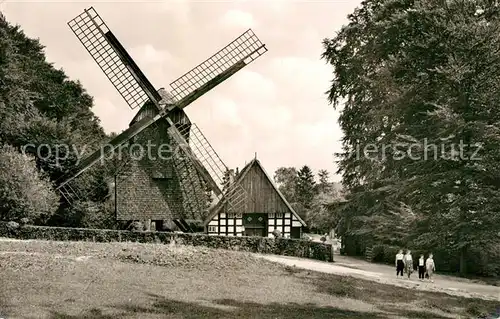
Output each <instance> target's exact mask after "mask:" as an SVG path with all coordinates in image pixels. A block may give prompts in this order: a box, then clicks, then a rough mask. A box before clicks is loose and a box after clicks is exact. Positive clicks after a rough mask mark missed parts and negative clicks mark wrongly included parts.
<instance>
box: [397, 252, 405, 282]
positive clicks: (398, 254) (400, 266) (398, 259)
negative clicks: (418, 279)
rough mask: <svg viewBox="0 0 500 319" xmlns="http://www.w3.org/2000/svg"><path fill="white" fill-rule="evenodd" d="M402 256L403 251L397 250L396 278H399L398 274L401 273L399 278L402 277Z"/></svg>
mask: <svg viewBox="0 0 500 319" xmlns="http://www.w3.org/2000/svg"><path fill="white" fill-rule="evenodd" d="M403 259H404V255H403V250H401V249H400V250H399V252H398V253H397V254H396V278H398V277H399V273H400V272H401V277H403V271H404V269H405V263H404V261H403Z"/></svg>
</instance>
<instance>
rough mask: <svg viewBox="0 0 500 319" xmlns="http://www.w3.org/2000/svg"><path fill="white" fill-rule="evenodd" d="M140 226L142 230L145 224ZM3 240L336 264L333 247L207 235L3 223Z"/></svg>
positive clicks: (289, 239) (272, 239)
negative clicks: (193, 250) (209, 251)
mask: <svg viewBox="0 0 500 319" xmlns="http://www.w3.org/2000/svg"><path fill="white" fill-rule="evenodd" d="M137 226H138V227H139V228H140V226H141V224H140V223H138V224H137ZM0 237H11V238H18V239H45V240H63V241H66V240H72V241H95V242H127V241H131V242H140V243H164V244H169V243H172V242H173V243H176V244H181V245H191V246H205V247H211V248H221V249H230V250H241V251H249V252H256V253H262V254H277V255H286V256H295V257H303V258H311V259H316V260H322V261H333V255H332V246H331V245H329V244H323V243H317V242H312V241H307V240H299V239H292V238H283V237H279V238H268V237H226V236H209V235H207V234H186V233H167V232H146V231H126V230H111V229H85V228H63V227H44V226H31V225H27V226H20V227H19V225H18V227H16V228H11V227H10V226H8V223H5V222H4V223H2V222H0Z"/></svg>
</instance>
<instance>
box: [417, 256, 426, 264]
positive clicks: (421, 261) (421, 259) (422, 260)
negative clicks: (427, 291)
mask: <svg viewBox="0 0 500 319" xmlns="http://www.w3.org/2000/svg"><path fill="white" fill-rule="evenodd" d="M424 263H425V262H424V257H421V258H420V259H419V260H418V265H419V266H423V265H424Z"/></svg>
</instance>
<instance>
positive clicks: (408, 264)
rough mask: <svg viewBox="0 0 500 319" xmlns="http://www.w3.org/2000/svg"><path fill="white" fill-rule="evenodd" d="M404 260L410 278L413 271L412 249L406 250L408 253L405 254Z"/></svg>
mask: <svg viewBox="0 0 500 319" xmlns="http://www.w3.org/2000/svg"><path fill="white" fill-rule="evenodd" d="M403 261H404V264H405V272H406V275H407V276H408V279H410V276H411V273H412V272H413V257H412V255H411V250H408V251H407V252H406V255H405V257H404V260H403Z"/></svg>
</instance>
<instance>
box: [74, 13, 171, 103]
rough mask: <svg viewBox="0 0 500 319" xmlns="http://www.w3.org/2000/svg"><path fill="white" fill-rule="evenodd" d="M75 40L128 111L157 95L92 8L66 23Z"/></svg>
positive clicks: (159, 98) (155, 99) (154, 99)
mask: <svg viewBox="0 0 500 319" xmlns="http://www.w3.org/2000/svg"><path fill="white" fill-rule="evenodd" d="M68 25H69V27H70V28H71V30H72V31H73V33H74V34H75V35H76V37H77V38H78V39H79V40H80V42H81V43H82V44H83V46H84V47H85V49H87V51H88V52H89V53H90V55H91V56H92V58H93V59H94V60H95V62H96V63H97V65H99V67H100V68H101V70H102V71H103V72H104V74H105V75H106V77H107V78H108V79H109V80H110V81H111V83H112V84H113V86H114V87H115V88H116V90H117V91H118V92H119V93H120V95H121V96H122V97H123V99H124V100H125V102H127V104H128V105H129V106H130V108H132V109H135V108H136V107H138V106H139V107H141V106H142V105H143V104H144V103H145V102H147V101H148V100H151V101H152V102H153V103H155V104H157V102H158V101H160V100H161V96H160V95H159V94H158V92H157V91H156V90H155V88H154V87H153V85H152V84H151V83H150V82H149V81H148V79H147V78H146V76H144V74H143V73H142V72H141V70H140V69H139V67H138V66H137V64H136V63H135V62H134V60H133V59H132V58H131V57H130V55H129V54H128V53H127V51H126V50H125V48H123V46H122V45H121V44H120V42H119V41H118V39H117V38H116V37H115V35H114V34H113V33H112V32H111V31H110V29H109V28H108V27H107V25H106V23H105V22H104V21H103V20H102V19H101V17H100V16H99V14H98V13H97V12H96V11H95V10H94V8H93V7H90V8H89V9H87V10H85V11H84V12H83V13H82V14H80V15H78V16H77V17H75V18H74V19H73V20H71V21H69V22H68Z"/></svg>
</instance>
